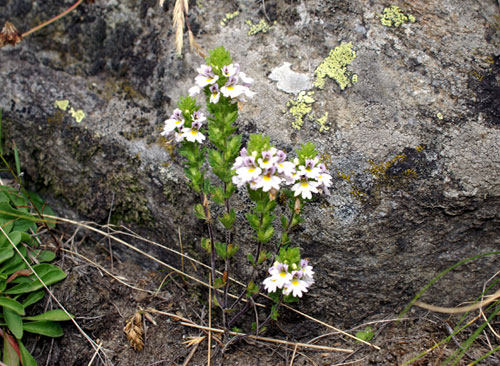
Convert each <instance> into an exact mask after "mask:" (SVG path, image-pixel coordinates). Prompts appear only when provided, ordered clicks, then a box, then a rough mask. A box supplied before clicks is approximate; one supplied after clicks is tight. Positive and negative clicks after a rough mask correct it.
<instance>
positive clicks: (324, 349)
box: [181, 321, 354, 353]
mask: <svg viewBox="0 0 500 366" xmlns="http://www.w3.org/2000/svg"><path fill="white" fill-rule="evenodd" d="M181 324H182V325H185V326H188V327H192V328H197V329H202V330H206V331H211V332H214V333H224V330H223V329H218V328H210V327H204V326H202V325H198V324H194V323H192V322H189V323H188V322H184V321H182V322H181ZM229 334H231V335H239V336H241V335H243V336H245V337H247V338H250V339H255V340H257V341H263V342H269V343H278V344H284V345H287V346H290V347H303V348H309V349H317V350H322V351H330V352H343V353H352V352H354V351H353V350H352V349H345V348H337V347H328V346H318V345H315V344H307V343H299V342H290V341H284V340H281V339H274V338H267V337H261V336H255V335H252V334H242V333H237V332H232V331H230V332H229Z"/></svg>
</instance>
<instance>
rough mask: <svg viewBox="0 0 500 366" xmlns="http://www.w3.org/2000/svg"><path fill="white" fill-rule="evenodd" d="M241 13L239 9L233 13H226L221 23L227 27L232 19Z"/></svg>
mask: <svg viewBox="0 0 500 366" xmlns="http://www.w3.org/2000/svg"><path fill="white" fill-rule="evenodd" d="M239 14H240V12H239V11H238V10H236V11H235V12H232V13H226V15H225V16H224V19H222V20H221V21H220V25H221V26H223V27H225V26H226V25H227V23H228V22H229V21H230V20H232V19H234V18H236V17H237V16H238V15H239Z"/></svg>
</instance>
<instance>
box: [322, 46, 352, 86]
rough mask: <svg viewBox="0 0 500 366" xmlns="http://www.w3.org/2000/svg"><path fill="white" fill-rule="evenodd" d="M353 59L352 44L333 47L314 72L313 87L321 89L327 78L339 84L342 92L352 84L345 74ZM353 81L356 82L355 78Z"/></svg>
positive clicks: (348, 75)
mask: <svg viewBox="0 0 500 366" xmlns="http://www.w3.org/2000/svg"><path fill="white" fill-rule="evenodd" d="M355 58H356V52H355V51H354V50H353V49H352V42H349V43H342V44H341V45H340V46H338V47H335V49H333V50H331V51H330V54H329V55H328V57H327V58H325V60H324V61H323V62H322V63H321V64H320V65H319V66H318V67H317V68H316V70H315V71H314V74H315V75H316V81H315V82H314V86H316V87H317V88H319V89H323V88H324V86H325V81H326V77H327V76H328V77H329V78H331V79H333V80H335V81H336V82H337V84H339V86H340V89H341V90H344V89H345V88H346V87H347V86H349V85H350V84H351V82H352V81H351V77H350V74H349V73H348V72H347V65H349V64H350V63H351V62H352V61H353V60H354V59H355ZM355 79H356V80H357V76H356V78H355Z"/></svg>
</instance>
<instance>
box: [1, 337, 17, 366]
mask: <svg viewBox="0 0 500 366" xmlns="http://www.w3.org/2000/svg"><path fill="white" fill-rule="evenodd" d="M9 337H10V338H11V339H12V340H14V338H12V337H11V336H10V335H9V334H5V335H4V337H3V358H2V360H3V363H4V364H6V365H7V366H19V356H18V355H17V352H16V350H15V349H14V347H12V345H11V344H10V342H9V341H8V338H9Z"/></svg>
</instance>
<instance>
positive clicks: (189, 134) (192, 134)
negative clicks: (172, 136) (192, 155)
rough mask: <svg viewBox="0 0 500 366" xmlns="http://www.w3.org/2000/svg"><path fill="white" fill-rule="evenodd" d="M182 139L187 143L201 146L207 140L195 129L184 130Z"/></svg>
mask: <svg viewBox="0 0 500 366" xmlns="http://www.w3.org/2000/svg"><path fill="white" fill-rule="evenodd" d="M182 137H183V138H185V139H186V140H187V141H190V142H198V143H200V144H201V143H202V142H203V140H205V135H203V134H202V133H201V132H200V131H198V130H196V129H193V128H183V129H182Z"/></svg>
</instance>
